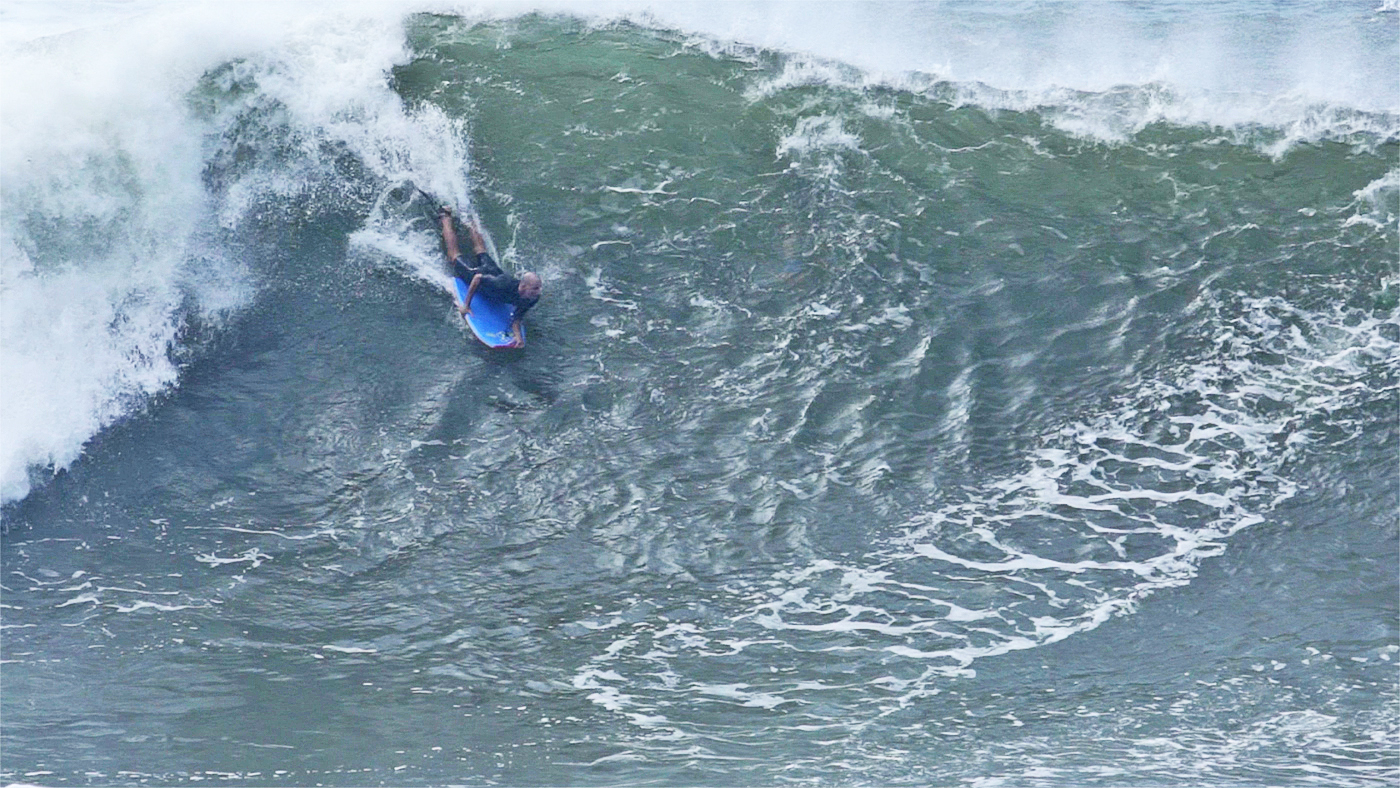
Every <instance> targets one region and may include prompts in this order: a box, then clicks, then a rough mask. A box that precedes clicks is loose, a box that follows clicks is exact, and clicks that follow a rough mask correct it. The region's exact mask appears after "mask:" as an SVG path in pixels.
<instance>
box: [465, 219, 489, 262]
mask: <svg viewBox="0 0 1400 788" xmlns="http://www.w3.org/2000/svg"><path fill="white" fill-rule="evenodd" d="M467 232H468V233H471V236H472V254H482V253H483V252H485V251H486V239H484V238H482V237H481V231H480V230H478V229H476V220H475V219H473V220H472V222H471V224H469V225H467Z"/></svg>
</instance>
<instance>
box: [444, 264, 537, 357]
mask: <svg viewBox="0 0 1400 788" xmlns="http://www.w3.org/2000/svg"><path fill="white" fill-rule="evenodd" d="M452 286H453V300H454V301H456V302H457V306H458V308H461V306H462V302H463V301H465V300H466V298H467V283H466V282H463V281H462V280H461V279H460V278H459V277H455V276H454V277H452ZM514 314H515V307H514V306H512V305H510V304H503V303H501V302H500V301H496V300H494V299H489V298H487V297H486V295H485V294H483V293H482V292H481V291H480V290H478V291H477V292H475V293H472V313H471V314H470V315H465V316H463V317H464V319H465V320H466V321H467V325H468V326H471V329H472V333H473V334H476V338H477V339H480V340H481V341H482V343H483V344H485V345H486V346H487V347H490V348H508V347H515V335H514V334H512V333H511V330H510V323H511V317H512V316H513V315H514ZM520 344H521V346H522V347H523V346H524V344H525V326H521V327H520Z"/></svg>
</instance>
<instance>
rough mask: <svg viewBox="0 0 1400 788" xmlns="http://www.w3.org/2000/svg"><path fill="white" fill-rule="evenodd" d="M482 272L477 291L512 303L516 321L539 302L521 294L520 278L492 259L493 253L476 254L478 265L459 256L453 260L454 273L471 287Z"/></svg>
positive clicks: (513, 319) (513, 316) (494, 298)
mask: <svg viewBox="0 0 1400 788" xmlns="http://www.w3.org/2000/svg"><path fill="white" fill-rule="evenodd" d="M477 274H481V284H479V285H477V287H476V291H477V292H478V293H481V294H482V295H484V296H486V297H488V298H490V299H491V300H493V301H500V302H503V303H507V304H511V305H513V306H514V307H515V312H514V314H513V315H512V317H511V321H512V322H514V321H516V320H519V319H520V318H522V317H524V316H525V313H526V312H528V311H529V310H530V307H532V306H534V305H535V304H537V303H539V301H540V300H539V299H538V298H525V297H523V296H521V295H520V280H519V279H516V278H515V277H513V276H511V275H510V274H508V273H506V272H505V271H502V270H501V267H500V266H499V265H496V261H495V260H492V259H491V255H489V254H487V253H485V252H482V253H480V254H478V255H477V256H476V265H475V266H468V265H467V264H466V263H465V262H464V261H463V260H462V258H461V257H460V256H459V257H458V258H457V259H455V260H453V261H452V275H453V276H455V277H457V278H458V279H461V280H462V281H463V282H466V283H467V286H468V287H470V286H471V283H472V278H473V277H475V276H476V275H477Z"/></svg>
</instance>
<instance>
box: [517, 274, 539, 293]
mask: <svg viewBox="0 0 1400 788" xmlns="http://www.w3.org/2000/svg"><path fill="white" fill-rule="evenodd" d="M543 290H544V282H542V281H540V275H539V274H537V273H535V272H533V271H526V272H525V273H523V274H521V275H520V288H519V292H520V295H521V297H523V298H539V297H540V292H541V291H543Z"/></svg>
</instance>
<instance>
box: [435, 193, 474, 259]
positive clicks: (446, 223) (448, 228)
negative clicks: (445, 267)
mask: <svg viewBox="0 0 1400 788" xmlns="http://www.w3.org/2000/svg"><path fill="white" fill-rule="evenodd" d="M438 224H439V225H441V227H442V243H443V245H444V246H445V247H446V249H445V250H444V251H445V252H446V254H447V259H448V261H449V262H451V261H453V260H456V259H457V258H459V257H461V256H462V250H461V249H460V248H459V247H458V246H457V230H456V229H455V228H453V226H452V209H451V208H448V207H447V206H446V205H444V206H442V210H440V211H438ZM473 229H475V228H473Z"/></svg>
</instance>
